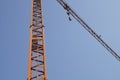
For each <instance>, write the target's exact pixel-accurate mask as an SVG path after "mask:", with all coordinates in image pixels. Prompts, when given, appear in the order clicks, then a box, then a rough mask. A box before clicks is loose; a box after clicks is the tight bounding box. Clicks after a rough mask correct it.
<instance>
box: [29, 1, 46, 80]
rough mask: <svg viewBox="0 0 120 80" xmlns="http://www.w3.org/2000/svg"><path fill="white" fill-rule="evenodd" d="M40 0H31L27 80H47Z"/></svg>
mask: <svg viewBox="0 0 120 80" xmlns="http://www.w3.org/2000/svg"><path fill="white" fill-rule="evenodd" d="M44 34H45V33H44V20H43V11H42V0H32V14H31V25H30V51H29V63H28V79H27V80H48V78H47V68H46V47H45V35H44Z"/></svg>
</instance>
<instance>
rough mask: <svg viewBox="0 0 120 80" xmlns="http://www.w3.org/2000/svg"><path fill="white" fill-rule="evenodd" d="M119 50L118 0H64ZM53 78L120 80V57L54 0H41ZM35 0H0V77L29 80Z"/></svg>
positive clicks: (7, 79)
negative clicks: (30, 35)
mask: <svg viewBox="0 0 120 80" xmlns="http://www.w3.org/2000/svg"><path fill="white" fill-rule="evenodd" d="M66 2H67V3H69V5H70V6H71V7H72V8H73V9H74V10H75V12H76V13H77V14H79V15H80V16H81V17H82V19H83V20H84V21H85V22H86V23H87V24H88V25H89V26H90V27H91V28H92V29H93V30H94V31H95V32H97V33H98V34H99V35H101V37H102V38H103V40H105V42H106V43H107V44H108V45H110V46H111V47H112V48H113V49H114V50H115V51H116V52H117V53H118V54H119V55H120V37H119V36H120V9H119V8H120V0H66ZM43 9H44V22H45V37H46V47H47V68H48V79H49V80H120V62H119V61H117V60H116V59H115V58H114V57H113V56H112V55H111V54H110V53H109V52H108V51H107V50H106V49H105V48H104V47H103V46H101V44H99V43H98V42H97V41H96V40H95V39H94V38H93V37H92V36H91V35H90V34H89V33H88V32H87V31H86V30H85V29H84V28H82V26H81V25H80V24H79V23H78V22H77V21H76V20H74V19H73V18H72V17H71V18H72V21H71V22H70V21H69V20H68V16H67V14H66V12H65V10H64V9H63V8H62V7H61V5H59V4H58V3H57V1H56V0H43ZM30 14H31V0H1V1H0V55H1V56H0V78H1V80H26V79H27V68H28V54H29V26H30V16H31V15H30Z"/></svg>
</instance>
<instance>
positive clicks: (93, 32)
mask: <svg viewBox="0 0 120 80" xmlns="http://www.w3.org/2000/svg"><path fill="white" fill-rule="evenodd" d="M57 1H58V3H60V5H61V6H62V7H63V8H64V9H65V10H66V11H67V14H68V15H72V16H73V17H74V18H75V19H76V20H77V21H78V22H79V23H80V24H81V25H82V26H83V27H84V28H85V29H86V30H87V31H88V32H89V33H90V34H91V35H92V36H93V37H94V38H95V39H96V40H97V41H98V42H99V43H100V44H101V45H102V46H104V47H105V48H106V49H107V50H108V51H109V52H110V53H111V54H112V55H113V56H114V57H115V58H116V59H117V60H118V61H120V56H119V55H118V54H117V53H116V52H115V51H114V50H113V49H112V48H111V47H110V46H108V45H107V44H106V43H105V41H103V39H102V38H101V37H100V36H99V35H98V34H97V33H96V32H95V31H93V30H92V28H91V27H89V26H88V25H87V24H86V23H85V22H84V21H83V20H82V19H81V18H80V17H79V16H78V15H77V14H76V13H75V12H74V11H73V10H72V8H71V7H70V6H69V5H68V4H67V3H66V2H65V1H64V0H57Z"/></svg>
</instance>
